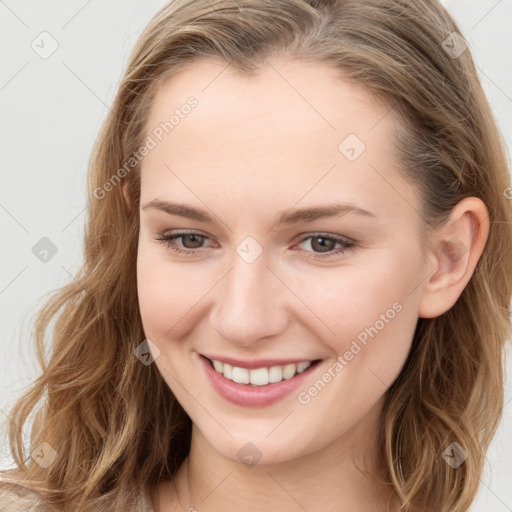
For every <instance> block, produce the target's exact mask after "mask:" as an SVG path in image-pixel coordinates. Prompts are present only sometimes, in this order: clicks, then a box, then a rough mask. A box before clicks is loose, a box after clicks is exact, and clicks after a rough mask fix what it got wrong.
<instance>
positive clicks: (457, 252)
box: [418, 197, 489, 318]
mask: <svg viewBox="0 0 512 512" xmlns="http://www.w3.org/2000/svg"><path fill="white" fill-rule="evenodd" d="M488 235H489V212H488V210H487V207H486V206H485V203H484V202H483V201H482V200H481V199H478V198H476V197H466V198H465V199H463V200H462V201H460V202H459V203H458V204H457V205H456V206H455V208H454V209H453V211H452V213H451V215H450V218H449V219H448V221H447V222H446V223H445V224H444V225H443V226H441V227H440V228H439V229H438V230H436V231H435V232H434V233H433V234H432V235H431V239H430V247H429V254H428V255H427V256H428V257H427V260H426V261H428V262H429V263H428V265H431V270H432V271H431V273H430V274H429V277H428V278H427V279H426V280H425V281H424V283H423V286H422V291H421V296H420V301H419V305H418V316H419V317H420V318H435V317H437V316H439V315H442V314H443V313H445V312H446V311H448V310H449V309H450V308H451V307H452V306H453V305H454V304H455V302H457V299H458V298H459V297H460V295H461V294H462V292H463V290H464V288H465V287H466V285H467V284H468V282H469V280H470V279H471V276H472V275H473V272H474V270H475V267H476V264H477V263H478V260H479V258H480V256H481V254H482V252H483V250H484V247H485V243H486V242H487V237H488Z"/></svg>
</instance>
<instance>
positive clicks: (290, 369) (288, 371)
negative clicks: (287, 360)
mask: <svg viewBox="0 0 512 512" xmlns="http://www.w3.org/2000/svg"><path fill="white" fill-rule="evenodd" d="M296 371H297V365H296V364H287V365H286V366H285V367H284V368H283V379H291V378H292V377H293V376H294V375H295V372H296Z"/></svg>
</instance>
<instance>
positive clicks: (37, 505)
mask: <svg viewBox="0 0 512 512" xmlns="http://www.w3.org/2000/svg"><path fill="white" fill-rule="evenodd" d="M0 511H1V512H4V511H5V512H51V509H50V508H49V507H48V505H45V504H44V502H43V500H42V499H41V498H40V496H39V495H38V494H37V493H35V492H32V491H30V490H28V489H26V488H24V487H21V486H6V485H0Z"/></svg>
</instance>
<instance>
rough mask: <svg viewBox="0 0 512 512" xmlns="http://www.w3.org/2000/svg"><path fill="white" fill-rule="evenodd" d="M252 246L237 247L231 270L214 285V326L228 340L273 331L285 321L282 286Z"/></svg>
mask: <svg viewBox="0 0 512 512" xmlns="http://www.w3.org/2000/svg"><path fill="white" fill-rule="evenodd" d="M244 249H245V251H244ZM247 249H248V250H247ZM254 250H255V248H254V247H251V246H250V245H249V246H247V245H244V244H243V243H242V244H240V245H239V247H237V251H236V252H235V253H234V254H233V257H232V259H231V261H230V269H231V270H230V271H229V272H228V274H227V275H226V277H225V278H224V279H223V280H222V282H221V283H220V286H218V287H216V289H217V292H216V296H215V304H214V308H213V311H212V312H211V319H210V321H211V323H212V326H213V327H214V328H215V330H217V331H218V333H219V334H220V335H221V336H223V338H224V339H226V340H227V341H232V342H236V343H240V344H251V343H253V342H254V341H257V340H258V339H260V338H264V337H268V336H272V335H275V334H277V333H279V332H280V331H281V330H282V329H284V328H285V324H286V321H287V313H286V308H285V306H284V303H283V301H284V300H286V293H284V291H285V290H284V288H285V287H284V286H283V284H282V283H280V282H279V280H278V279H277V278H276V276H275V275H274V274H273V272H272V271H271V270H270V269H269V268H268V267H267V265H268V260H267V258H266V257H265V255H264V254H262V253H260V254H259V255H256V256H255V253H254Z"/></svg>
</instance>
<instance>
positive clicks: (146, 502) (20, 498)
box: [0, 486, 155, 512]
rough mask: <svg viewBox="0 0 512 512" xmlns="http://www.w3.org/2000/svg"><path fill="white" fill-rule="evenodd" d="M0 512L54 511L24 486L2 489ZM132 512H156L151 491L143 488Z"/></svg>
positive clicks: (0, 492) (0, 491) (0, 490)
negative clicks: (150, 494)
mask: <svg viewBox="0 0 512 512" xmlns="http://www.w3.org/2000/svg"><path fill="white" fill-rule="evenodd" d="M0 512H54V511H53V509H52V508H50V507H49V506H48V505H46V504H45V503H44V502H43V501H42V499H41V498H40V496H39V495H38V494H37V493H35V492H32V491H30V490H28V489H25V488H24V487H20V486H16V487H12V488H9V489H0ZM131 512H155V510H154V508H153V506H152V504H151V498H150V496H149V493H148V492H147V491H146V490H141V491H140V494H139V497H138V500H137V504H136V505H135V507H134V508H133V509H132V511H131Z"/></svg>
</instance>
